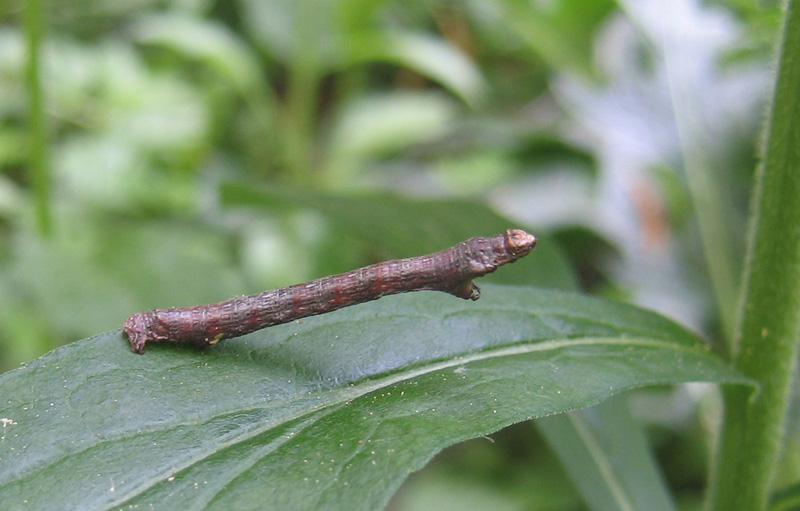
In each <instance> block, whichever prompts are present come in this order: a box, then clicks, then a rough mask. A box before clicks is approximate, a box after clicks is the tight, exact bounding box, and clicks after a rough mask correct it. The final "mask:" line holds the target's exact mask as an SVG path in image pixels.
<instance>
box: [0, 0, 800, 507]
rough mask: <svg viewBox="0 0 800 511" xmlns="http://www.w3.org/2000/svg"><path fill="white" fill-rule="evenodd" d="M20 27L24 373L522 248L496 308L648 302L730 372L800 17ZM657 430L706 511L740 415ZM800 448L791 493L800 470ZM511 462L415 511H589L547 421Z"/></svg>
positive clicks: (190, 14)
mask: <svg viewBox="0 0 800 511" xmlns="http://www.w3.org/2000/svg"><path fill="white" fill-rule="evenodd" d="M0 9H4V10H3V11H0V16H2V18H1V20H2V25H0V171H2V173H1V174H0V221H1V222H2V223H1V224H0V229H2V230H1V231H0V369H3V370H7V369H10V368H13V367H15V366H17V365H18V364H20V363H22V362H26V361H30V360H32V359H34V358H36V357H37V356H39V355H41V354H42V353H44V352H46V351H48V350H50V349H52V348H54V347H56V346H59V345H61V344H64V343H66V342H69V341H73V340H76V339H80V338H83V337H87V336H90V335H94V334H96V333H98V332H102V331H105V330H111V329H115V328H118V327H119V325H121V323H122V322H123V321H124V319H125V318H126V317H127V316H128V315H129V314H131V313H133V312H137V311H140V310H145V309H149V308H153V307H164V306H173V305H175V306H182V305H191V304H197V303H203V302H211V301H218V300H222V299H226V298H229V297H231V296H234V295H237V294H242V293H246V292H257V291H260V290H263V289H267V288H271V287H277V286H281V285H286V284H291V283H295V282H300V281H303V280H307V279H310V278H314V277H317V276H321V275H325V274H330V273H334V272H339V271H344V270H347V269H350V268H353V267H356V266H359V265H362V264H367V263H370V262H374V261H377V260H383V259H386V258H390V257H400V256H409V255H418V254H421V253H424V252H427V251H429V250H435V249H437V248H444V247H447V246H450V245H451V244H452V243H455V242H457V241H460V240H461V239H464V238H466V237H469V236H473V235H491V234H495V233H496V232H499V230H502V229H503V228H504V227H506V226H521V227H525V228H529V229H531V230H532V231H534V232H535V233H536V234H537V235H538V236H539V237H540V238H541V240H542V242H541V244H540V248H537V253H536V254H535V255H534V256H533V257H534V258H535V259H534V260H533V261H532V262H531V263H530V264H528V265H526V266H522V267H515V268H514V271H513V272H511V271H509V272H504V273H499V274H498V275H497V277H496V281H497V282H506V283H517V284H524V285H538V286H542V287H549V288H559V289H567V290H576V289H581V290H583V291H587V292H591V293H595V294H598V295H604V296H609V297H614V298H619V299H623V300H626V301H631V302H634V303H638V304H640V305H643V306H646V307H648V308H651V309H655V310H658V311H660V312H662V313H664V314H665V315H667V316H669V317H671V318H673V319H676V320H678V321H679V322H681V323H683V324H685V325H687V326H689V327H690V328H691V329H693V330H695V331H697V332H700V333H702V334H703V335H704V336H705V337H707V338H708V339H709V340H710V341H711V342H713V343H714V345H715V348H716V349H717V351H718V352H719V353H722V354H725V353H728V352H730V351H731V347H730V343H731V342H732V341H731V340H732V339H733V337H734V330H735V328H736V319H735V315H736V311H737V306H738V303H737V300H738V297H739V287H740V282H739V280H740V279H739V275H740V273H741V268H742V264H743V254H744V246H745V236H744V235H743V233H744V232H745V231H746V225H745V224H746V218H747V204H748V199H749V196H750V194H751V191H752V190H751V189H750V187H751V183H752V182H753V169H754V168H755V166H756V161H755V155H756V154H757V152H758V151H757V147H756V139H757V135H756V133H757V131H758V129H759V128H760V127H761V120H762V112H763V109H764V107H765V104H766V100H767V98H768V97H769V87H770V85H771V81H772V75H771V73H770V59H771V58H772V57H771V50H772V47H773V45H774V42H775V38H776V34H778V21H779V19H780V9H779V6H778V5H773V4H772V3H768V2H766V3H763V5H756V4H753V3H748V2H740V1H735V0H729V1H720V2H706V3H700V2H696V1H694V0H680V1H673V2H661V1H657V0H640V1H629V2H628V1H618V2H612V1H610V0H609V1H603V0H560V1H559V0H557V1H546V2H545V1H538V2H537V1H523V0H491V1H485V0H484V1H474V2H471V1H464V2H448V1H436V0H420V1H413V2H410V1H402V2H400V1H398V2H394V1H377V0H340V1H333V0H325V1H291V0H286V1H281V0H271V1H262V0H239V1H236V2H212V1H207V0H184V1H173V2H164V1H149V0H129V1H125V2H115V1H108V0H106V1H100V0H91V1H87V2H78V1H71V0H67V1H55V0H54V1H50V2H41V3H40V2H36V1H29V2H26V3H17V2H10V3H6V4H3V6H2V7H0ZM518 266H519V265H518ZM632 403H633V410H634V413H635V414H636V415H637V416H639V417H640V418H641V419H642V420H644V421H645V422H646V423H647V426H648V432H649V433H650V437H649V441H650V442H651V444H652V445H653V446H654V448H655V449H656V451H657V453H658V459H659V463H660V465H661V467H662V470H663V471H664V474H665V475H666V478H667V479H668V485H669V486H670V487H671V489H672V490H673V491H674V494H675V495H676V496H677V498H678V500H679V504H680V506H681V507H682V508H685V509H693V508H697V506H698V503H699V502H700V498H701V497H702V495H703V491H704V490H705V487H704V485H705V480H706V465H707V461H708V453H709V451H710V439H711V437H712V435H711V433H712V432H713V426H714V424H715V423H714V420H715V419H716V418H717V414H718V413H719V407H718V402H717V399H716V395H715V394H713V393H710V392H709V391H708V389H707V388H703V387H681V388H678V389H672V388H669V389H666V388H665V389H657V390H652V389H651V390H649V391H647V392H642V393H639V394H636V395H634V397H633V399H632ZM598 413H603V412H598ZM620 413H622V412H620ZM791 424H792V425H791V426H790V428H789V430H790V436H789V438H788V440H787V448H786V449H784V451H783V452H784V453H785V456H784V457H783V459H782V465H781V470H780V471H779V474H778V484H782V483H789V482H792V481H795V480H797V476H798V472H799V471H800V458H799V457H798V455H797V452H798V451H797V449H796V441H797V438H796V429H797V428H796V427H794V422H792V423H791ZM492 438H493V443H490V442H487V441H485V440H475V441H472V442H468V443H466V444H462V445H459V446H457V447H455V448H452V449H450V450H447V451H445V452H444V453H443V454H442V455H441V456H440V457H439V458H437V460H436V461H435V462H434V463H433V464H432V465H430V466H429V467H427V468H426V469H425V470H423V471H422V472H420V473H418V474H415V475H414V476H412V478H411V479H410V480H409V482H408V483H407V484H406V486H404V487H403V488H402V489H401V491H400V493H399V494H398V495H397V496H396V497H395V500H394V501H393V502H392V503H391V506H392V508H393V509H398V510H412V509H431V508H434V507H435V508H436V509H461V510H464V509H487V508H491V509H499V510H502V509H581V506H582V505H583V504H582V503H581V499H580V498H579V497H578V496H577V494H576V492H575V490H573V489H572V487H571V486H570V484H572V483H570V482H569V477H568V476H567V473H565V472H561V471H559V470H554V469H553V467H554V466H558V465H557V463H555V462H554V460H553V457H554V455H553V454H551V451H549V450H548V448H547V447H546V444H545V443H544V441H543V440H542V438H541V437H540V436H539V435H538V434H536V432H535V431H534V430H533V428H531V427H530V425H529V424H522V425H519V426H516V427H512V428H509V429H507V430H505V431H503V432H501V433H499V434H497V435H494V436H493V437H492ZM569 471H570V469H569V468H567V472H569ZM571 475H573V476H574V474H571Z"/></svg>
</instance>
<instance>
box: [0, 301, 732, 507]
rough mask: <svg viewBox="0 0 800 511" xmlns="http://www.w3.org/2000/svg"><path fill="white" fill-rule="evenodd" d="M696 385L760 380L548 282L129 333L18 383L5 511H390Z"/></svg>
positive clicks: (8, 402) (46, 364)
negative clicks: (471, 471)
mask: <svg viewBox="0 0 800 511" xmlns="http://www.w3.org/2000/svg"><path fill="white" fill-rule="evenodd" d="M685 381H714V382H728V383H746V380H745V379H744V378H742V377H740V376H738V375H736V374H735V373H733V372H732V371H731V370H730V369H729V368H728V367H727V366H726V365H724V364H723V363H722V362H721V361H720V360H719V359H718V358H717V357H716V356H714V355H713V354H711V353H710V352H709V351H708V350H707V349H706V347H705V345H704V344H703V343H702V341H700V340H699V339H698V338H696V337H695V336H694V335H692V334H691V333H689V332H687V331H685V330H683V329H682V328H680V327H678V326H677V325H675V324H674V323H671V322H670V321H668V320H666V319H664V318H663V317H660V316H658V315H655V314H653V313H650V312H647V311H643V310H641V309H637V308H634V307H631V306H626V305H620V304H615V303H612V302H607V301H601V300H597V299H588V298H584V297H581V296H578V295H573V294H566V293H560V292H553V291H544V290H537V289H530V288H518V287H499V286H484V289H483V296H482V298H481V300H479V301H477V302H468V301H463V300H458V299H456V298H453V297H450V296H447V295H445V294H441V293H433V292H427V293H425V292H423V293H413V294H408V295H399V296H392V297H386V298H384V299H382V300H379V301H377V302H372V303H369V304H364V305H360V306H357V307H351V308H348V309H343V310H340V311H337V312H334V313H330V314H326V315H323V316H317V317H313V318H308V319H305V320H303V321H298V322H294V323H290V324H286V325H280V326H276V327H272V328H267V329H265V330H261V331H259V332H256V333H254V334H251V335H248V336H245V337H242V338H239V339H234V340H229V341H225V342H223V343H221V344H220V345H218V346H216V347H214V348H212V349H209V350H207V351H204V352H198V351H195V350H193V349H191V348H187V347H181V346H169V345H167V346H158V345H154V346H153V347H150V348H149V350H148V352H147V354H145V355H144V356H139V355H135V354H134V353H132V352H131V351H130V349H129V347H128V345H127V343H126V342H125V340H124V339H123V338H122V335H121V334H120V332H119V331H114V332H109V333H106V334H102V335H99V336H96V337H93V338H90V339H86V340H83V341H79V342H76V343H73V344H71V345H68V346H65V347H63V348H61V349H58V350H56V351H53V352H51V353H49V354H47V355H45V356H44V357H42V358H40V359H38V360H37V361H35V362H33V363H31V364H30V365H28V366H27V367H23V368H21V369H18V370H15V371H12V372H10V373H7V374H5V375H3V376H2V377H0V387H2V389H3V400H2V403H0V418H2V421H3V422H2V426H3V427H2V430H1V433H0V436H1V437H2V438H0V501H2V502H3V503H4V508H5V509H37V510H46V509H59V510H61V509H109V508H116V507H126V508H127V507H128V506H136V507H137V508H139V509H148V508H151V507H152V508H156V509H178V508H180V509H187V508H193V509H226V510H229V509H253V508H259V509H276V510H285V509H297V510H304V509H353V510H362V509H363V510H372V509H379V508H381V506H383V505H385V503H386V502H387V500H388V499H389V497H390V496H391V495H392V493H393V492H394V490H395V489H396V488H397V487H398V486H399V485H400V484H401V483H402V481H403V480H404V479H405V477H406V476H407V475H408V473H410V472H411V471H414V470H417V469H419V468H421V467H422V466H423V465H425V463H427V461H428V460H430V458H431V457H432V456H433V455H434V454H436V453H437V452H438V451H440V450H441V449H443V448H444V447H446V446H448V445H451V444H453V443H456V442H458V441H461V440H464V439H467V438H473V437H477V436H481V435H485V434H488V433H491V432H494V431H497V430H498V429H500V428H503V427H504V426H507V425H509V424H512V423H515V422H519V421H522V420H526V419H528V418H532V417H541V416H544V415H550V414H554V413H558V412H562V411H565V410H569V409H574V408H580V407H585V406H589V405H592V404H595V403H597V402H599V401H601V400H603V399H604V398H606V397H608V396H610V395H612V394H615V393H618V392H621V391H623V390H625V389H628V388H633V387H638V386H642V385H651V384H664V383H678V382H685ZM42 488H47V489H48V490H47V491H42Z"/></svg>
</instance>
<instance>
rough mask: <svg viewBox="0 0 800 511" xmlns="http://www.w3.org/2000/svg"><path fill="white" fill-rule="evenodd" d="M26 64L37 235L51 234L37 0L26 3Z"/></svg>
mask: <svg viewBox="0 0 800 511" xmlns="http://www.w3.org/2000/svg"><path fill="white" fill-rule="evenodd" d="M24 13H25V14H24V16H25V32H26V34H27V50H28V55H27V57H28V58H27V61H26V63H25V86H26V87H27V89H28V143H29V148H28V166H29V170H30V177H31V183H32V185H33V195H34V200H35V211H36V225H37V228H38V230H39V233H40V234H42V235H47V234H49V233H50V227H51V223H52V222H51V220H52V215H51V211H50V175H49V169H48V159H47V140H46V139H47V136H46V133H45V131H46V129H45V120H44V99H43V97H42V79H41V69H40V68H41V63H40V56H41V51H42V44H41V41H42V6H41V2H40V1H39V0H26V1H25V9H24Z"/></svg>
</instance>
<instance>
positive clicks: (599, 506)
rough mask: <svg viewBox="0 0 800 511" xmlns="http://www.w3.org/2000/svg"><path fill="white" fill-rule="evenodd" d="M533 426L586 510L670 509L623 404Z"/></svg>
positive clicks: (644, 443)
mask: <svg viewBox="0 0 800 511" xmlns="http://www.w3.org/2000/svg"><path fill="white" fill-rule="evenodd" d="M535 424H536V426H537V427H538V428H539V431H540V432H541V433H542V434H543V435H544V437H545V438H546V439H547V441H548V442H549V443H550V445H551V446H552V447H553V450H554V451H555V452H556V454H557V455H558V457H559V458H560V459H561V461H562V464H563V465H564V467H565V468H566V470H567V471H568V472H569V473H570V475H571V476H572V480H573V482H574V483H575V486H576V487H577V488H578V490H579V491H580V493H581V495H582V496H583V498H584V501H585V502H586V504H587V505H588V506H589V508H590V509H593V510H603V511H612V510H619V511H625V510H631V509H647V510H648V511H673V510H675V509H676V508H675V504H674V503H673V502H672V499H671V497H670V495H669V491H668V489H667V486H666V484H665V482H664V480H663V479H662V477H661V475H660V473H659V471H658V468H657V466H656V463H655V461H654V460H653V457H652V453H651V452H650V449H649V447H648V445H647V439H646V438H645V434H644V431H643V428H642V427H641V426H640V425H639V424H638V423H637V422H636V420H635V419H634V417H633V416H632V415H631V413H630V410H629V409H628V404H627V400H626V399H623V398H614V399H609V400H607V401H605V402H603V403H601V404H599V405H597V406H593V407H592V408H589V409H587V410H578V411H575V412H570V413H567V414H562V415H556V416H553V417H545V418H542V419H540V420H537V421H536V423H535Z"/></svg>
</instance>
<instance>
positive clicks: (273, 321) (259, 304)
mask: <svg viewBox="0 0 800 511" xmlns="http://www.w3.org/2000/svg"><path fill="white" fill-rule="evenodd" d="M535 245H536V238H535V237H534V236H533V235H531V234H528V233H527V232H525V231H523V230H520V229H509V230H507V231H506V232H505V233H503V234H500V235H498V236H492V237H490V238H470V239H468V240H467V241H464V242H462V243H459V244H458V245H456V246H454V247H452V248H449V249H447V250H442V251H441V252H436V253H433V254H429V255H424V256H419V257H411V258H408V259H397V260H394V261H386V262H383V263H378V264H373V265H371V266H365V267H364V268H360V269H358V270H353V271H351V272H347V273H342V274H339V275H332V276H330V277H323V278H321V279H317V280H312V281H311V282H307V283H305V284H296V285H293V286H288V287H283V288H280V289H274V290H271V291H265V292H263V293H260V294H257V295H249V296H240V297H238V298H233V299H231V300H227V301H225V302H220V303H214V304H211V305H199V306H195V307H186V308H182V309H176V308H171V309H156V310H152V311H148V312H140V313H138V314H134V315H133V316H131V317H129V318H128V319H127V320H126V321H125V325H124V327H123V330H124V331H125V333H126V334H127V336H128V340H129V341H130V343H131V347H132V348H133V351H135V352H136V353H144V346H145V344H146V343H147V342H151V341H173V342H180V343H191V344H194V345H196V346H200V347H205V346H210V345H213V344H216V343H218V342H219V341H221V340H222V339H228V338H231V337H238V336H240V335H244V334H247V333H250V332H254V331H256V330H260V329H262V328H265V327H268V326H272V325H278V324H281V323H287V322H289V321H293V320H295V319H300V318H304V317H307V316H314V315H317V314H323V313H325V312H331V311H334V310H337V309H341V308H342V307H347V306H349V305H355V304H358V303H363V302H368V301H371V300H377V299H378V298H380V297H382V296H385V295H391V294H397V293H407V292H409V291H422V290H431V291H444V292H446V293H450V294H452V295H454V296H457V297H459V298H465V299H469V300H477V299H478V298H479V297H480V290H479V289H478V287H477V286H476V285H475V284H473V283H472V279H474V278H477V277H481V276H483V275H486V274H487V273H491V272H493V271H495V270H496V269H497V268H498V267H499V266H502V265H504V264H507V263H513V262H514V261H516V260H517V259H519V258H521V257H524V256H526V255H527V254H528V253H530V251H531V250H533V247H534V246H535Z"/></svg>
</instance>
